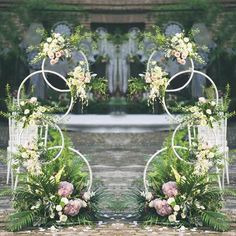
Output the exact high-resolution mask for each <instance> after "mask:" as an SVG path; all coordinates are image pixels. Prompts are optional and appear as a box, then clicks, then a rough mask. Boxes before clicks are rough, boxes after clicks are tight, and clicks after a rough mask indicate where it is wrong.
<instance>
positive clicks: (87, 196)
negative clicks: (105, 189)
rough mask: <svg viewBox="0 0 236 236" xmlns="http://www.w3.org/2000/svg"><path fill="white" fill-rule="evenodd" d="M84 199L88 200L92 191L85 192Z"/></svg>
mask: <svg viewBox="0 0 236 236" xmlns="http://www.w3.org/2000/svg"><path fill="white" fill-rule="evenodd" d="M83 199H84V200H85V201H88V200H89V199H90V192H85V193H84V195H83Z"/></svg>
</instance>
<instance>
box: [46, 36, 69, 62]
mask: <svg viewBox="0 0 236 236" xmlns="http://www.w3.org/2000/svg"><path fill="white" fill-rule="evenodd" d="M42 54H43V55H45V56H47V57H49V59H50V64H51V65H54V64H56V63H57V62H58V61H59V59H60V58H62V57H66V58H68V57H70V56H71V52H70V50H69V48H68V47H67V41H66V39H65V38H64V37H63V36H62V35H61V34H59V33H52V36H51V37H48V38H47V39H46V42H45V43H43V48H42Z"/></svg>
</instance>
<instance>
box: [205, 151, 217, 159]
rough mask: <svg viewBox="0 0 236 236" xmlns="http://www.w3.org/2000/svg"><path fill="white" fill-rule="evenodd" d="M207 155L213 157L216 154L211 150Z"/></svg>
mask: <svg viewBox="0 0 236 236" xmlns="http://www.w3.org/2000/svg"><path fill="white" fill-rule="evenodd" d="M207 156H208V158H213V157H214V156H215V154H214V153H213V152H210V153H209V154H208V155H207Z"/></svg>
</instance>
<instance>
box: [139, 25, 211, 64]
mask: <svg viewBox="0 0 236 236" xmlns="http://www.w3.org/2000/svg"><path fill="white" fill-rule="evenodd" d="M198 33H199V30H197V29H196V30H193V31H191V32H190V33H189V34H188V35H187V34H186V33H185V32H184V31H183V32H181V33H176V34H175V35H174V36H166V35H165V34H164V33H162V32H161V30H160V29H159V28H158V27H154V30H153V31H152V32H147V33H144V37H146V38H148V39H150V40H151V41H153V42H154V43H155V44H156V46H157V48H158V49H160V50H163V51H164V52H165V56H166V57H167V58H173V59H174V60H176V61H177V62H178V63H179V64H181V65H184V64H186V60H187V58H191V59H193V60H195V61H197V62H198V63H201V64H203V63H204V60H203V59H202V57H201V56H200V55H199V54H198V51H199V50H204V51H207V50H208V49H207V47H205V46H203V45H197V44H196V43H195V42H194V40H193V36H194V35H196V34H198Z"/></svg>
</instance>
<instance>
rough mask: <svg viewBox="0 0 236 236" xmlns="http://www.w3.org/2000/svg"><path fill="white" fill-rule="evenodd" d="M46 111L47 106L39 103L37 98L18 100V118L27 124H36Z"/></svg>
mask: <svg viewBox="0 0 236 236" xmlns="http://www.w3.org/2000/svg"><path fill="white" fill-rule="evenodd" d="M47 111H49V109H48V108H46V107H44V106H41V105H39V103H38V101H37V98H36V97H32V98H30V99H29V100H25V101H21V102H20V114H19V120H20V121H21V122H23V123H24V124H26V123H27V125H36V124H37V123H38V121H40V120H42V119H43V118H44V117H45V112H47ZM21 113H22V114H21ZM24 126H25V125H24Z"/></svg>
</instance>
